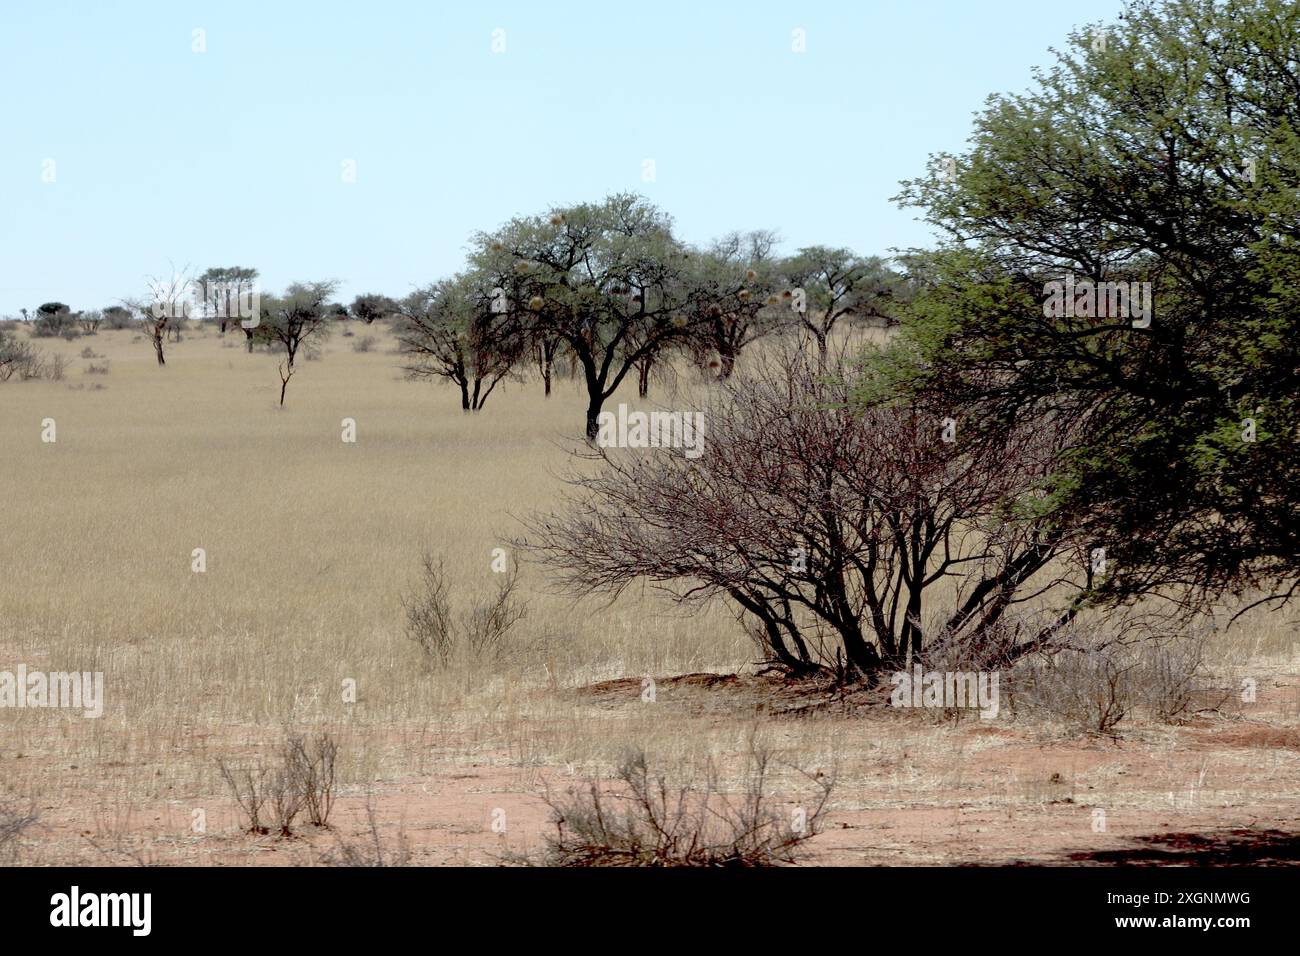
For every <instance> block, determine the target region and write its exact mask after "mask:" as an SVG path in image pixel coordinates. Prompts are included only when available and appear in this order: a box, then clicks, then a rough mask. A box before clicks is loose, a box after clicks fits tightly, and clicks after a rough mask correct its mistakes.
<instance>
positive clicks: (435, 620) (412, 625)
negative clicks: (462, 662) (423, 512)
mask: <svg viewBox="0 0 1300 956" xmlns="http://www.w3.org/2000/svg"><path fill="white" fill-rule="evenodd" d="M448 590H449V587H448V584H447V576H446V572H445V570H444V568H443V563H442V559H441V558H437V559H435V558H434V556H433V555H432V554H430V553H428V552H425V554H424V557H423V558H422V570H421V575H420V584H419V588H418V590H417V591H416V593H415V594H413V595H411V596H410V597H403V599H402V605H403V606H404V607H405V608H406V633H407V635H408V636H409V637H410V638H411V640H413V641H415V643H416V644H417V645H419V647H420V650H421V651H422V652H423V653H424V657H425V660H426V661H427V662H429V663H430V664H434V665H439V666H445V665H446V664H448V663H449V662H450V661H451V658H452V652H453V651H454V649H455V646H456V636H455V631H454V627H453V624H452V614H451V601H450V598H449V597H448Z"/></svg>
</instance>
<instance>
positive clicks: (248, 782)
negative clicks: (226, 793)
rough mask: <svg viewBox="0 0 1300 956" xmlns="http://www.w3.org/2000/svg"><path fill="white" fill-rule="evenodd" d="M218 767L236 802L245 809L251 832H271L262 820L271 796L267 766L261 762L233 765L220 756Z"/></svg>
mask: <svg viewBox="0 0 1300 956" xmlns="http://www.w3.org/2000/svg"><path fill="white" fill-rule="evenodd" d="M217 767H218V768H220V770H221V777H222V779H223V780H225V781H226V786H227V787H229V788H230V792H231V794H232V796H234V798H235V803H236V804H237V805H238V807H239V809H240V810H241V811H243V814H244V819H245V821H247V823H248V826H247V827H246V828H245V829H247V830H248V832H249V833H259V834H262V833H270V832H271V831H270V829H269V828H268V827H267V826H266V824H264V823H263V822H262V811H263V809H264V808H265V807H266V802H267V799H268V798H269V797H270V792H269V791H270V782H269V781H268V779H267V777H268V773H267V769H266V767H264V766H262V764H260V763H258V764H256V765H255V766H253V767H232V766H230V765H228V764H227V763H226V762H225V761H224V760H222V759H220V758H218V759H217Z"/></svg>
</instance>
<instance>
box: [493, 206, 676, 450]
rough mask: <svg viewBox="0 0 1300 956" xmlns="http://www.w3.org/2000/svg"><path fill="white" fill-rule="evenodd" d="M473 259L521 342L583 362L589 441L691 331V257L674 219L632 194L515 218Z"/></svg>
mask: <svg viewBox="0 0 1300 956" xmlns="http://www.w3.org/2000/svg"><path fill="white" fill-rule="evenodd" d="M470 258H471V263H472V265H473V267H474V268H475V270H476V271H478V272H479V273H480V274H481V275H483V276H485V277H487V279H488V281H489V282H490V283H491V284H492V288H493V301H494V308H497V309H499V310H505V311H507V312H509V313H510V314H511V315H514V316H516V317H517V319H518V321H517V323H515V327H516V328H517V329H518V330H519V332H520V334H523V335H526V336H528V337H529V338H531V339H533V340H536V339H537V338H539V337H547V336H549V337H553V338H558V339H559V340H560V341H561V342H563V343H564V345H565V346H566V347H567V349H568V350H569V351H570V352H571V353H572V355H573V356H574V358H575V359H576V360H577V362H578V364H579V366H580V367H581V369H582V377H583V382H584V384H585V386H586V390H587V414H586V435H587V437H588V438H589V439H594V438H595V436H596V434H597V430H598V425H597V419H598V418H599V415H600V412H601V409H602V408H603V406H604V403H605V401H606V400H607V399H608V398H609V397H610V396H611V395H613V394H614V392H615V391H616V390H617V389H618V387H619V385H621V384H622V382H623V380H624V379H625V378H626V377H627V375H628V374H629V373H630V372H632V371H633V370H634V369H636V368H637V367H638V365H639V364H640V363H642V362H643V361H644V360H645V359H646V358H647V357H653V356H654V355H656V354H658V353H660V352H662V351H663V350H664V349H665V348H667V347H669V346H670V345H673V344H676V343H678V342H681V341H684V340H685V339H686V338H687V336H689V335H690V333H691V330H692V328H693V321H694V320H693V318H692V316H693V315H694V313H693V312H692V311H691V310H690V309H689V305H690V303H691V301H692V299H691V296H692V287H691V285H690V283H689V281H688V275H689V272H688V263H687V260H688V258H689V253H688V252H687V250H686V249H685V248H684V247H683V246H682V245H681V244H680V243H679V242H678V241H677V240H676V239H675V238H674V237H673V234H672V220H671V219H670V218H669V217H668V216H667V215H666V214H665V213H663V212H661V211H660V210H659V209H657V208H656V207H655V206H653V205H651V204H650V203H649V202H647V201H646V200H644V199H642V198H641V197H639V196H636V195H633V194H630V193H622V194H617V195H613V196H610V197H608V198H607V199H605V200H604V201H602V202H598V203H582V204H579V205H576V206H568V207H563V208H556V209H552V210H551V211H550V212H549V213H547V214H545V215H541V216H527V217H521V218H518V219H514V220H512V221H511V222H509V223H507V224H506V225H505V226H503V227H502V228H500V229H498V230H496V231H495V232H491V233H481V234H479V235H478V236H476V237H475V239H474V249H473V252H472V255H471V257H470Z"/></svg>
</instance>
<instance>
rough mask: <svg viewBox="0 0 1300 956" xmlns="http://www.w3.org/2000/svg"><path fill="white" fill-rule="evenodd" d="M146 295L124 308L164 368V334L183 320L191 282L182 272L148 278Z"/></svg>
mask: <svg viewBox="0 0 1300 956" xmlns="http://www.w3.org/2000/svg"><path fill="white" fill-rule="evenodd" d="M148 282H149V295H148V296H147V297H145V298H143V299H130V300H124V302H123V305H124V306H126V307H128V308H130V309H131V310H132V311H134V312H135V313H136V314H138V315H139V317H140V321H141V323H142V324H143V326H144V330H145V334H146V335H148V336H149V341H150V342H151V343H152V344H153V351H154V356H155V358H157V360H158V364H159V365H166V364H167V358H166V356H165V355H164V354H163V348H164V344H165V342H166V337H167V332H168V330H169V329H170V328H171V327H172V326H173V325H174V324H177V323H179V322H180V321H182V320H183V319H184V318H185V315H186V313H187V311H188V309H189V305H188V301H187V300H188V299H189V296H190V294H191V288H190V278H189V276H188V275H187V274H186V272H185V271H184V270H182V271H180V272H173V273H172V275H171V278H169V279H161V278H158V277H157V276H153V277H150V279H149V280H148Z"/></svg>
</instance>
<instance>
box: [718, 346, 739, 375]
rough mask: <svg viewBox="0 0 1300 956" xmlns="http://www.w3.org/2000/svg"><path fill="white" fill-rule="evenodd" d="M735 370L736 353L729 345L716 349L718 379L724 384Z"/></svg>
mask: <svg viewBox="0 0 1300 956" xmlns="http://www.w3.org/2000/svg"><path fill="white" fill-rule="evenodd" d="M735 370H736V351H735V349H733V348H732V347H731V346H730V345H729V344H728V345H724V346H723V347H722V348H720V349H718V379H719V381H723V382H725V381H726V380H727V379H729V378H731V373H732V372H734V371H735Z"/></svg>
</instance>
